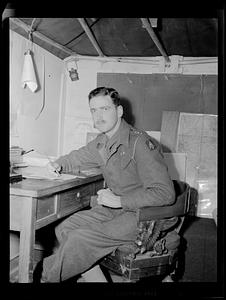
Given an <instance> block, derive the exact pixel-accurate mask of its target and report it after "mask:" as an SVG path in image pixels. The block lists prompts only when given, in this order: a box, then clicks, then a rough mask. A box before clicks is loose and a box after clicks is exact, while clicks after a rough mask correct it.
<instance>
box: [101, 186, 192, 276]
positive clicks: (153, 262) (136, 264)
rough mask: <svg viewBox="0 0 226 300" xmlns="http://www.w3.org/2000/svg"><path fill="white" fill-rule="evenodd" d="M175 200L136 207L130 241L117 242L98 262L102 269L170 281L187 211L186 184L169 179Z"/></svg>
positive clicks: (175, 263) (188, 191)
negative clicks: (135, 226)
mask: <svg viewBox="0 0 226 300" xmlns="http://www.w3.org/2000/svg"><path fill="white" fill-rule="evenodd" d="M173 183H174V187H175V192H176V201H175V203H174V204H173V205H170V206H164V207H160V206H159V207H143V208H140V209H138V211H137V222H138V226H139V234H138V236H137V239H136V241H135V243H134V244H131V245H124V246H120V247H119V248H118V249H117V250H116V251H115V252H114V253H111V254H110V255H108V256H106V257H105V258H104V259H103V260H102V261H101V263H100V266H101V267H103V270H108V271H111V272H113V273H115V274H118V275H121V276H123V277H124V279H125V281H128V282H129V281H131V282H136V281H139V280H140V279H142V278H144V277H150V276H152V277H153V278H155V280H156V279H157V280H161V281H173V277H172V275H173V274H174V273H175V270H176V267H177V263H178V248H179V245H180V236H179V232H180V229H181V226H182V224H183V221H184V217H185V215H186V214H187V213H188V211H189V201H190V186H189V185H188V184H187V183H185V182H183V181H178V180H173Z"/></svg>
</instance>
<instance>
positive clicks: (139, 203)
mask: <svg viewBox="0 0 226 300" xmlns="http://www.w3.org/2000/svg"><path fill="white" fill-rule="evenodd" d="M56 162H57V163H58V164H59V165H60V166H61V167H62V170H63V172H73V170H75V169H78V166H79V167H82V168H91V167H99V168H100V169H101V171H102V173H103V177H104V180H105V182H106V184H107V186H108V188H109V189H111V191H112V192H113V193H114V194H115V195H117V196H120V197H121V204H122V208H123V209H124V210H127V211H136V209H137V208H140V207H144V206H164V205H169V204H171V203H173V202H174V201H175V192H174V188H173V183H172V180H171V179H170V177H169V174H168V171H167V166H166V164H165V162H164V160H163V157H162V155H161V153H160V151H159V147H158V146H156V144H155V142H154V141H153V140H152V139H151V137H150V136H148V135H147V134H146V132H144V131H141V130H137V129H135V128H134V127H132V126H130V125H129V124H128V123H127V122H126V121H125V120H123V119H122V121H121V124H120V127H119V129H118V131H117V132H116V133H115V134H114V135H113V136H112V137H111V138H110V139H109V140H108V138H107V136H106V134H103V133H101V134H99V135H98V136H97V137H96V139H94V140H93V141H91V142H90V143H88V144H87V145H86V146H84V147H81V148H80V149H78V150H73V151H71V152H70V153H69V154H68V155H65V156H61V157H60V158H59V159H57V160H56Z"/></svg>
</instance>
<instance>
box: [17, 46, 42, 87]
mask: <svg viewBox="0 0 226 300" xmlns="http://www.w3.org/2000/svg"><path fill="white" fill-rule="evenodd" d="M21 83H22V87H23V88H25V86H26V85H27V86H28V87H29V88H30V90H31V91H32V92H33V93H34V92H35V91H36V90H37V88H38V84H37V80H36V75H35V70H34V65H33V61H32V57H31V52H30V50H29V51H27V53H26V54H25V57H24V67H23V73H22V79H21Z"/></svg>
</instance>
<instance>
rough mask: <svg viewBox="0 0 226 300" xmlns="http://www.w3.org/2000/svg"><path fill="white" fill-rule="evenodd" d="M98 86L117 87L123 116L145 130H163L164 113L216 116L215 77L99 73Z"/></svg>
mask: <svg viewBox="0 0 226 300" xmlns="http://www.w3.org/2000/svg"><path fill="white" fill-rule="evenodd" d="M97 86H98V87H99V86H107V87H113V88H115V89H116V90H117V91H118V92H119V93H120V95H121V97H122V98H123V107H124V117H125V119H126V120H127V121H128V122H130V123H131V124H132V125H134V126H136V127H138V128H140V129H144V130H157V131H160V130H161V121H162V111H164V110H170V111H179V112H189V113H201V114H214V115H216V114H217V106H218V105H217V100H218V99H217V76H216V75H180V74H179V75H178V74H147V75H146V74H122V73H98V74H97Z"/></svg>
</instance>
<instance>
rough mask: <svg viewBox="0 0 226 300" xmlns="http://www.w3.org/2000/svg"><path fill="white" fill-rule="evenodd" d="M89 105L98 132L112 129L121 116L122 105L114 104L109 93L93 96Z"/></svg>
mask: <svg viewBox="0 0 226 300" xmlns="http://www.w3.org/2000/svg"><path fill="white" fill-rule="evenodd" d="M89 106H90V111H91V114H92V117H93V122H94V127H95V128H97V129H98V130H99V131H100V132H104V133H108V132H110V131H111V130H113V129H114V127H115V126H116V124H117V122H118V121H119V119H120V118H121V116H122V106H115V105H114V103H113V102H112V99H111V97H110V96H109V95H106V96H102V95H99V96H96V97H93V98H92V99H91V100H90V102H89Z"/></svg>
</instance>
